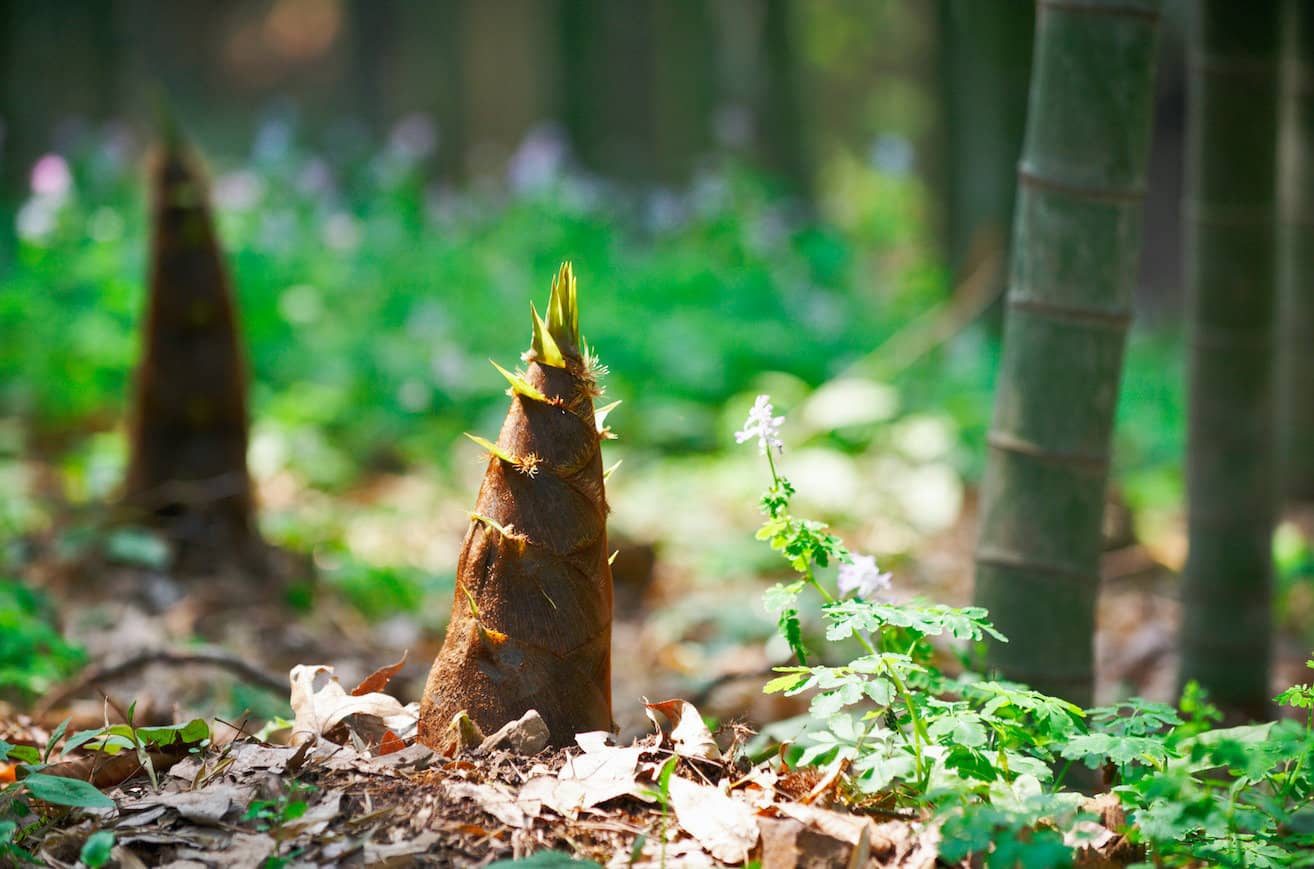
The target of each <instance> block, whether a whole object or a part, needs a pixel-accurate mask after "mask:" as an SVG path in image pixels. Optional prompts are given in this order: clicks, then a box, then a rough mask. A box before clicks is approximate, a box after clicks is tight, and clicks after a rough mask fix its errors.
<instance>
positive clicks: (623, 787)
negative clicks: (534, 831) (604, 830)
mask: <svg viewBox="0 0 1314 869" xmlns="http://www.w3.org/2000/svg"><path fill="white" fill-rule="evenodd" d="M607 736H608V734H606V733H604V732H601V731H599V732H597V733H581V734H579V735H577V736H576V737H575V741H576V742H578V743H579V746H580V748H583V749H584V753H583V754H579V755H575V756H573V757H569V758H567V759H566V762H565V763H564V764H562V766H561V769H560V770H559V771H558V772H557V774H556V775H555V776H553V775H542V776H536V777H535V778H531V779H530V780H529V781H527V782H525V785H524V787H522V788H521V790H520V797H519V798H518V799H519V802H520V805H521V808H522V809H524V810H525V812H526V813H527V814H530V815H531V816H535V817H536V816H537V815H538V813H539V810H540V808H541V807H542V806H547V807H548V808H550V809H552V810H553V811H554V812H556V813H557V814H559V815H562V816H563V817H567V818H572V819H573V818H575V817H578V815H579V813H580V811H581V810H582V809H589V808H592V807H593V806H596V805H598V804H599V803H603V802H606V801H607V800H610V799H615V798H616V797H619V796H623V795H625V794H631V795H634V796H645V793H644V789H643V788H641V787H640V786H639V783H638V781H637V780H636V778H635V770H636V768H637V767H638V765H639V756H640V755H641V754H643V753H644V752H645V751H649V750H651V749H650V748H649V747H648V746H645V745H631V746H628V747H626V748H618V747H616V746H614V745H607V744H606V739H607Z"/></svg>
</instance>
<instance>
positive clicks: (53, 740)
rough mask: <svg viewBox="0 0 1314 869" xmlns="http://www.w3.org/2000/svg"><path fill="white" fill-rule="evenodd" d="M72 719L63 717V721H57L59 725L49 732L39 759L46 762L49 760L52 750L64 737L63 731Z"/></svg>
mask: <svg viewBox="0 0 1314 869" xmlns="http://www.w3.org/2000/svg"><path fill="white" fill-rule="evenodd" d="M72 720H73V719H72V718H65V719H64V720H63V721H61V722H59V726H57V727H56V728H55V729H54V730H52V731H51V732H50V738H49V739H47V740H46V750H45V751H44V752H43V753H42V754H41V760H42V761H43V762H48V761H49V760H50V755H51V754H52V753H53V752H54V750H55V745H56V744H57V743H58V742H59V741H60V740H61V739H63V738H64V733H65V732H66V731H67V730H68V725H69V722H70V721H72Z"/></svg>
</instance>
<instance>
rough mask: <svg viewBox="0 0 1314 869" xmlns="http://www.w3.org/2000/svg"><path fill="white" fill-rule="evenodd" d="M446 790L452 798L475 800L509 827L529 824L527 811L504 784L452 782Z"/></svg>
mask: <svg viewBox="0 0 1314 869" xmlns="http://www.w3.org/2000/svg"><path fill="white" fill-rule="evenodd" d="M446 791H447V796H449V797H451V798H452V799H455V800H473V801H474V802H475V803H476V804H478V806H479V808H481V809H483V810H484V811H485V812H488V814H490V815H492V816H493V817H494V818H497V819H498V820H499V821H501V822H502V823H504V824H506V825H507V826H508V827H518V828H524V827H528V826H529V819H528V818H527V817H526V815H525V811H524V810H523V809H522V808H521V807H520V806H519V805H517V803H516V797H515V795H514V794H512V793H511V791H510V790H508V789H507V788H506V787H504V786H502V785H497V784H482V785H481V784H475V783H473V782H450V783H448V784H447V785H446Z"/></svg>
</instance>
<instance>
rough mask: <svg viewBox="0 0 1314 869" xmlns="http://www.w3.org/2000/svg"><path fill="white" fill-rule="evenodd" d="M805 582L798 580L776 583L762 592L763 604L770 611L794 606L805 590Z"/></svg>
mask: <svg viewBox="0 0 1314 869" xmlns="http://www.w3.org/2000/svg"><path fill="white" fill-rule="evenodd" d="M803 587H804V583H803V582H802V581H801V580H796V581H794V582H791V583H789V584H787V585H786V584H784V583H779V582H778V583H776V584H775V585H773V586H771V587H770V588H768V589H767V590H766V591H764V592H763V593H762V605H763V606H765V607H766V611H767V612H769V613H778V612H781V611H782V610H786V609H790V608H792V607H793V606H794V605H795V603H796V602H797V601H798V596H799V593H800V592H801V591H803Z"/></svg>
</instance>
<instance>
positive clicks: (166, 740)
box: [137, 718, 210, 747]
mask: <svg viewBox="0 0 1314 869" xmlns="http://www.w3.org/2000/svg"><path fill="white" fill-rule="evenodd" d="M137 738H138V739H140V740H141V741H142V742H145V743H148V744H150V745H158V746H161V747H163V746H166V745H172V744H173V743H174V742H177V741H181V742H182V744H183V745H196V744H199V743H201V742H204V741H205V740H207V739H209V738H210V725H208V724H206V723H205V719H203V718H193V719H192V720H191V721H188V722H186V723H184V724H168V725H164V726H162V727H138V728H137Z"/></svg>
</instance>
